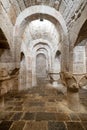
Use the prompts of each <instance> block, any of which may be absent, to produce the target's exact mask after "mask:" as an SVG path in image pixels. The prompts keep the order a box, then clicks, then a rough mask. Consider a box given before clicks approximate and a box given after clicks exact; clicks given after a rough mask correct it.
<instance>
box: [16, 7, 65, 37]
mask: <svg viewBox="0 0 87 130" xmlns="http://www.w3.org/2000/svg"><path fill="white" fill-rule="evenodd" d="M40 15H42V17H44V18H46V19H48V20H50V21H52V22H53V23H56V22H58V23H59V24H60V26H61V28H62V30H63V33H64V35H65V36H67V27H66V24H65V21H64V19H63V17H62V15H61V14H60V12H59V11H56V10H55V9H54V8H51V7H49V6H44V5H43V6H42V5H36V6H32V7H28V8H27V9H25V10H24V11H22V12H21V13H20V15H19V16H18V17H17V20H16V24H15V28H14V35H16V36H17V35H18V34H19V35H20V28H22V29H23V27H22V26H23V25H25V24H26V22H27V19H28V20H30V21H32V20H35V19H37V18H39V17H40ZM53 19H54V20H53ZM24 28H25V26H24ZM17 32H18V33H17Z"/></svg>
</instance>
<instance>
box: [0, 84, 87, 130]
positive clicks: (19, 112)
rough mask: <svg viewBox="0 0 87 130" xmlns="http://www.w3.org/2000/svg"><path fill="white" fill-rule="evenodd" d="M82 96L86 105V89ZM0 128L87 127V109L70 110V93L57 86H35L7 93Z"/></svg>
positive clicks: (46, 129)
mask: <svg viewBox="0 0 87 130" xmlns="http://www.w3.org/2000/svg"><path fill="white" fill-rule="evenodd" d="M80 99H81V103H82V104H83V105H84V106H85V108H86V109H87V90H81V91H80ZM0 104H2V103H1V102H0ZM0 130H87V112H82V113H78V112H77V113H76V112H74V111H72V110H70V109H69V108H68V107H67V96H66V95H64V94H63V93H61V92H58V91H57V90H56V89H54V88H46V87H44V86H43V87H35V88H32V89H29V90H27V91H22V92H11V93H8V94H6V95H4V106H3V107H2V106H1V107H0Z"/></svg>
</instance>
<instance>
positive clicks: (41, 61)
mask: <svg viewBox="0 0 87 130" xmlns="http://www.w3.org/2000/svg"><path fill="white" fill-rule="evenodd" d="M46 71H47V64H46V57H45V55H44V54H38V55H37V56H36V79H37V83H42V82H44V81H45V80H46V78H47V74H46Z"/></svg>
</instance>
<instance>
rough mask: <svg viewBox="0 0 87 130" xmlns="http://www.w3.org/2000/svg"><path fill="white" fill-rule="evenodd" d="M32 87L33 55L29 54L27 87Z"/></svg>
mask: <svg viewBox="0 0 87 130" xmlns="http://www.w3.org/2000/svg"><path fill="white" fill-rule="evenodd" d="M30 87H32V57H31V56H29V55H27V65H26V88H30Z"/></svg>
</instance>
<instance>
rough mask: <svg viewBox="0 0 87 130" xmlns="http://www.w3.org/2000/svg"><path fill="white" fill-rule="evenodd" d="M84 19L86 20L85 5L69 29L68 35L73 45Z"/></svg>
mask: <svg viewBox="0 0 87 130" xmlns="http://www.w3.org/2000/svg"><path fill="white" fill-rule="evenodd" d="M86 20H87V5H86V6H85V9H84V10H83V12H82V14H81V16H80V18H79V19H78V20H77V21H75V22H74V23H73V27H72V28H71V30H70V36H69V37H70V41H71V46H74V44H75V43H76V41H77V38H78V35H79V32H80V30H81V28H82V26H83V24H84V23H85V21H86ZM78 23H79V24H78Z"/></svg>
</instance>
